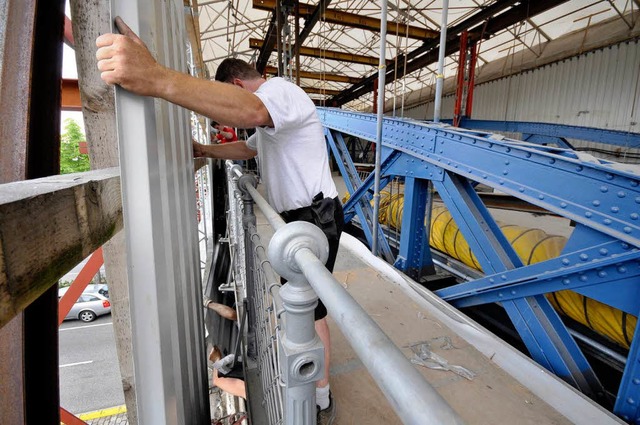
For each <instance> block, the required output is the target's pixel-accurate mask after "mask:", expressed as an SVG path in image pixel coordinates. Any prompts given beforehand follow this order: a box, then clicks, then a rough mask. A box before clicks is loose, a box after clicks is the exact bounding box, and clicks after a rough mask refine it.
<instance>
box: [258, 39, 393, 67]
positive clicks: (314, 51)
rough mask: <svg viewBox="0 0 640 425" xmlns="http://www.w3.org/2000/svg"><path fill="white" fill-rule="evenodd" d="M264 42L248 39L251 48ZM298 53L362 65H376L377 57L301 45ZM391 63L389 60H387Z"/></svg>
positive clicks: (260, 46) (260, 45)
mask: <svg viewBox="0 0 640 425" xmlns="http://www.w3.org/2000/svg"><path fill="white" fill-rule="evenodd" d="M263 44H264V40H260V39H258V38H250V39H249V47H251V48H252V49H260V48H262V45H263ZM300 54H301V55H303V56H309V57H313V58H324V59H332V60H337V61H342V62H351V63H360V64H364V65H378V58H376V57H374V56H365V55H356V54H352V53H346V52H338V51H335V50H324V49H318V48H315V47H301V48H300ZM387 62H388V63H391V61H387Z"/></svg>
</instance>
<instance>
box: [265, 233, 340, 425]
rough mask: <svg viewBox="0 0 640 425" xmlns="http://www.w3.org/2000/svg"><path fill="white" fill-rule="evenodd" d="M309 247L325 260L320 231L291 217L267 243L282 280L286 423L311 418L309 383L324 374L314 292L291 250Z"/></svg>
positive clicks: (306, 424)
mask: <svg viewBox="0 0 640 425" xmlns="http://www.w3.org/2000/svg"><path fill="white" fill-rule="evenodd" d="M301 248H309V249H311V250H312V251H314V252H315V253H316V255H317V256H318V257H319V258H320V259H321V261H323V262H324V261H326V259H327V256H328V253H329V248H328V242H327V238H326V236H325V235H324V233H322V231H321V230H320V229H319V228H318V227H316V226H314V225H313V224H311V223H307V222H302V221H296V222H292V223H289V224H287V225H284V226H282V227H281V228H279V229H278V230H277V231H276V233H275V234H274V235H273V238H272V239H271V242H270V243H269V250H268V252H269V259H270V260H271V264H272V265H273V268H274V269H275V270H276V272H278V274H280V276H282V277H284V278H285V279H287V281H288V282H287V284H286V285H284V286H283V287H282V289H281V290H280V297H281V298H282V303H283V305H284V309H285V328H284V330H283V332H282V336H281V338H280V347H279V351H280V353H281V354H280V362H281V363H280V369H281V370H282V375H283V380H284V384H285V410H284V419H285V424H287V425H313V424H315V423H316V403H315V395H316V393H315V382H316V381H317V380H318V379H319V378H320V377H322V376H323V373H324V367H325V365H324V347H323V345H322V342H321V341H320V339H319V338H318V336H317V334H316V332H315V327H314V309H315V307H316V305H317V303H318V296H317V295H316V293H315V292H314V291H313V289H312V288H311V286H310V285H309V282H308V281H307V279H306V278H305V276H304V275H303V274H302V272H301V271H300V269H299V268H298V266H297V264H296V261H295V253H296V252H297V251H298V250H299V249H301Z"/></svg>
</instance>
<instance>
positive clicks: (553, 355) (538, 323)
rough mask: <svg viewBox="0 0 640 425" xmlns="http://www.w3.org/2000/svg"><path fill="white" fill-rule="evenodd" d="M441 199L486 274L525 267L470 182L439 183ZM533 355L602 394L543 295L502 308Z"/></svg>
mask: <svg viewBox="0 0 640 425" xmlns="http://www.w3.org/2000/svg"><path fill="white" fill-rule="evenodd" d="M434 185H435V186H436V188H437V190H438V193H439V194H440V197H441V198H442V200H443V201H444V203H445V204H446V206H447V209H448V210H449V212H450V213H451V216H452V217H453V219H454V220H455V222H456V223H457V224H458V227H459V228H460V230H461V232H462V234H463V235H464V237H465V240H466V241H467V243H468V244H469V246H470V247H471V250H472V251H473V252H474V254H475V255H476V258H477V259H478V261H479V262H480V265H481V267H482V269H483V270H484V271H485V272H486V273H506V272H508V271H509V270H512V269H515V268H519V267H522V266H523V264H522V262H521V260H520V258H519V257H518V255H517V254H516V252H515V250H514V249H513V247H512V246H511V245H510V244H509V242H508V240H507V238H506V237H505V236H504V234H503V233H502V231H501V230H500V228H499V227H498V225H497V223H496V222H495V221H494V219H493V217H492V216H491V214H489V211H488V210H487V208H486V207H485V206H484V204H483V203H482V200H481V199H480V197H479V196H478V194H477V193H476V192H475V190H474V189H473V187H472V186H471V184H470V183H469V181H468V180H467V179H465V178H463V177H460V176H458V175H455V174H453V173H450V172H446V173H445V178H444V181H442V182H434ZM502 305H503V307H504V308H505V310H506V311H507V314H508V315H509V317H510V318H511V321H512V322H513V324H514V326H515V327H516V329H517V330H518V333H519V334H520V336H521V337H522V340H523V342H524V343H525V344H526V346H527V348H528V349H529V352H530V353H531V356H532V357H533V358H534V359H535V360H536V361H537V362H538V363H540V364H541V365H542V366H544V367H546V368H547V369H549V370H551V371H553V372H554V373H555V374H556V375H558V376H559V377H561V378H562V379H564V380H565V381H567V382H568V383H570V384H571V385H573V386H575V387H576V388H579V389H580V390H581V391H582V392H583V393H585V394H589V395H601V394H603V393H604V392H603V390H602V386H601V384H600V382H599V381H598V379H597V377H596V375H595V372H594V371H593V370H592V368H591V366H590V365H589V362H588V361H587V359H586V358H585V357H584V354H583V353H582V351H580V348H579V347H578V345H577V344H576V342H575V340H574V339H573V337H572V336H571V335H570V334H569V331H568V330H567V328H566V327H565V326H564V324H563V323H562V321H561V320H560V317H559V316H558V314H557V313H556V312H555V310H554V309H553V307H551V304H549V301H547V299H546V298H545V297H544V296H543V295H534V296H530V297H524V298H522V297H521V298H517V299H513V300H506V301H504V302H503V303H502Z"/></svg>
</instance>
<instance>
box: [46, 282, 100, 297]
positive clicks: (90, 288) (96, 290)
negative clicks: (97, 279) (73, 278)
mask: <svg viewBox="0 0 640 425" xmlns="http://www.w3.org/2000/svg"><path fill="white" fill-rule="evenodd" d="M68 290H69V287H68V286H66V287H64V288H60V289H58V298H62V296H63V295H64V294H66V293H67V291H68ZM82 293H84V294H100V295H102V296H104V297H107V298H109V287H108V286H107V285H106V284H104V283H100V284H95V283H90V284H88V285H87V287H86V288H84V291H82Z"/></svg>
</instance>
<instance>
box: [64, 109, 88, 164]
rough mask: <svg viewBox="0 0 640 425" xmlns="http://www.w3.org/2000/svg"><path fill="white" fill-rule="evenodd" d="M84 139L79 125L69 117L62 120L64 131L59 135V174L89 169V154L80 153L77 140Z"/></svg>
mask: <svg viewBox="0 0 640 425" xmlns="http://www.w3.org/2000/svg"><path fill="white" fill-rule="evenodd" d="M84 140H85V136H84V134H82V130H81V129H80V125H78V123H77V122H75V121H74V120H73V119H71V118H67V119H66V120H64V133H62V135H61V136H60V174H69V173H79V172H82V171H89V169H90V166H89V155H86V154H81V153H80V150H79V148H78V144H79V142H82V141H84Z"/></svg>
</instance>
